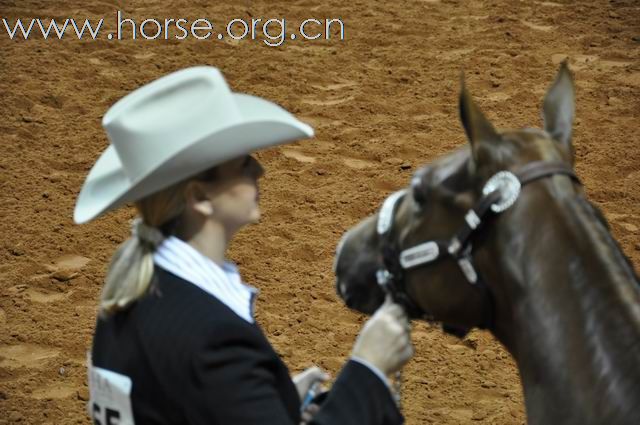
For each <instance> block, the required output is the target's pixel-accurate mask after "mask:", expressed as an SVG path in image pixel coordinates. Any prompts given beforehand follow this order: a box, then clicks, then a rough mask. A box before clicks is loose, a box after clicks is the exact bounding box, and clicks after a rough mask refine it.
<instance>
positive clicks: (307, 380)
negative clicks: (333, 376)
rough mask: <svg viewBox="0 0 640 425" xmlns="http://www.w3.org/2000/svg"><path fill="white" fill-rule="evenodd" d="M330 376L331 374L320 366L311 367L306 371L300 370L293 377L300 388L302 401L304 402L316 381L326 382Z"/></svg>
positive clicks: (299, 392) (297, 387) (299, 394)
mask: <svg viewBox="0 0 640 425" xmlns="http://www.w3.org/2000/svg"><path fill="white" fill-rule="evenodd" d="M329 378H330V376H329V374H328V373H326V372H325V371H323V370H322V369H320V368H319V367H318V366H313V367H310V368H309V369H307V370H305V371H304V372H300V373H298V374H297V375H295V376H294V377H293V383H294V384H295V386H296V389H297V390H298V396H299V397H300V401H301V402H302V401H303V400H304V397H305V395H306V394H307V392H308V391H309V389H310V388H311V386H312V385H313V384H315V383H316V382H319V383H323V382H326V381H328V380H329Z"/></svg>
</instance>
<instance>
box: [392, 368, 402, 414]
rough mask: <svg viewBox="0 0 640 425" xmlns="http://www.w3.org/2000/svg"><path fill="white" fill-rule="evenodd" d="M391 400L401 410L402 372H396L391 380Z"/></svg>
mask: <svg viewBox="0 0 640 425" xmlns="http://www.w3.org/2000/svg"><path fill="white" fill-rule="evenodd" d="M393 398H394V400H395V402H396V405H397V406H398V409H402V370H399V371H397V372H396V373H395V375H394V378H393Z"/></svg>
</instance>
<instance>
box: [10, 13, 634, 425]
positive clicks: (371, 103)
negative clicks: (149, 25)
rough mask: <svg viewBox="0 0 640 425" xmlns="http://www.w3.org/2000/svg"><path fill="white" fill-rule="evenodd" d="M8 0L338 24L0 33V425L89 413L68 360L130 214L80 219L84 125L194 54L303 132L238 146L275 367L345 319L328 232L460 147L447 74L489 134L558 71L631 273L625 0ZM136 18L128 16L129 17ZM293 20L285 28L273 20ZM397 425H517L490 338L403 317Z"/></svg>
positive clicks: (84, 340) (344, 333) (73, 358)
mask: <svg viewBox="0 0 640 425" xmlns="http://www.w3.org/2000/svg"><path fill="white" fill-rule="evenodd" d="M167 3H168V2H161V1H157V0H146V1H136V2H133V3H131V2H127V5H124V2H120V3H118V4H108V3H106V2H102V1H61V2H48V1H6V0H0V15H1V16H2V17H6V18H11V19H15V18H19V17H20V18H33V17H43V18H51V17H56V18H62V19H64V18H66V17H76V18H85V17H90V18H93V19H99V18H100V17H106V19H108V22H107V24H105V25H106V28H107V29H113V28H114V24H113V22H114V20H115V19H114V16H115V11H116V10H118V9H120V10H123V11H124V12H125V14H126V15H127V17H136V18H138V19H140V20H141V19H144V18H148V17H155V18H160V19H164V18H165V17H173V18H178V17H184V18H188V19H195V18H198V17H207V18H209V19H211V20H213V21H214V22H225V21H226V20H227V19H230V18H235V17H244V18H248V17H249V14H251V15H252V16H254V17H264V18H269V17H282V16H284V17H286V18H287V19H289V20H290V21H292V22H297V23H299V22H301V21H302V20H303V19H306V18H310V17H315V18H321V19H324V18H326V17H329V18H331V17H339V18H342V19H343V20H344V22H345V27H346V40H344V41H339V40H337V39H335V40H331V41H326V40H325V41H323V40H317V41H300V40H296V41H291V40H287V41H286V42H285V43H284V45H283V46H281V47H275V48H272V47H267V46H265V45H264V44H263V43H262V42H260V41H241V42H228V41H218V40H208V41H198V40H195V39H189V40H187V41H164V40H158V41H145V40H137V41H131V40H128V41H107V40H98V41H90V40H84V41H78V40H73V39H72V37H71V35H69V37H68V38H66V39H64V40H63V41H59V40H55V41H54V40H49V41H43V40H38V39H37V38H33V39H31V40H29V41H24V40H23V41H11V40H9V39H8V37H7V36H6V33H3V35H2V36H1V38H0V48H1V51H2V53H1V56H0V67H1V68H0V77H1V78H0V95H1V98H2V109H1V110H0V140H1V155H0V186H1V188H2V202H1V203H0V219H1V220H0V221H1V222H2V233H3V237H2V240H1V241H0V261H1V265H0V424H8V423H12V424H13V423H28V424H72V423H89V420H88V418H87V417H86V416H85V410H84V408H85V401H84V400H86V397H87V387H86V384H85V379H86V375H85V364H84V361H85V353H86V351H87V349H88V348H89V346H90V340H91V335H92V330H93V326H94V320H95V319H94V318H95V310H96V303H97V298H98V295H99V291H100V288H101V285H102V281H103V277H104V272H105V267H106V265H107V262H108V260H109V259H110V256H111V254H112V253H113V251H114V249H115V248H116V247H117V245H118V244H119V243H120V242H122V241H123V240H124V239H125V238H127V237H128V234H129V228H128V221H129V220H130V219H131V218H132V217H133V214H134V212H133V210H132V209H131V208H128V209H122V210H119V211H117V212H115V213H111V214H109V215H107V216H105V217H104V218H101V219H99V220H97V221H95V222H92V223H90V224H87V225H83V226H76V225H74V224H73V223H72V211H73V207H74V202H75V198H76V195H77V193H78V191H79V189H80V187H81V184H82V182H83V180H84V178H85V176H86V173H87V172H88V170H89V168H90V167H91V165H92V164H93V163H94V161H95V160H96V159H97V157H98V155H99V153H100V152H101V151H102V150H104V149H105V148H106V145H107V140H106V137H105V134H104V132H103V130H102V128H101V126H100V120H101V117H102V115H103V114H104V113H105V111H106V110H107V108H108V107H109V106H110V105H111V104H113V103H114V102H115V101H116V100H117V99H119V98H120V97H122V96H123V95H125V94H126V93H127V92H129V91H130V90H132V89H134V88H136V87H138V86H139V85H141V84H144V83H146V82H148V81H150V80H153V79H155V78H157V77H159V76H161V75H164V74H166V73H168V72H171V71H174V70H177V69H180V68H183V67H186V66H190V65H197V64H208V65H214V66H218V67H220V68H221V69H222V71H223V72H224V74H225V75H226V77H227V79H228V81H229V83H230V85H231V86H232V87H233V88H234V89H235V90H236V91H243V92H249V93H253V94H256V95H260V96H264V97H266V98H269V99H272V100H274V101H276V102H278V103H280V104H281V105H283V106H284V107H285V108H288V109H289V110H291V111H293V112H294V113H296V114H297V115H298V116H300V117H301V118H302V119H303V120H306V121H307V122H309V123H311V124H312V125H313V126H314V127H315V128H316V130H317V137H316V138H315V139H314V140H312V141H305V142H299V143H296V144H294V145H290V146H287V147H282V148H276V149H271V150H268V151H264V152H261V153H259V154H258V157H259V159H260V160H261V161H262V162H263V163H264V164H265V166H266V169H267V175H266V177H265V178H264V180H263V181H262V193H263V196H262V200H263V201H262V205H263V211H264V217H263V219H262V222H261V223H260V224H259V225H256V226H253V227H251V228H250V229H247V230H246V231H243V232H242V233H241V234H240V235H239V236H238V237H237V239H236V240H235V241H234V244H233V246H232V248H231V250H230V258H231V259H233V260H234V261H236V262H237V263H238V264H239V265H240V268H241V270H242V273H243V276H244V278H245V280H246V281H248V282H250V283H252V284H254V285H257V286H258V287H260V288H261V291H262V292H261V295H260V298H259V305H258V312H259V313H258V316H259V321H260V323H261V324H262V325H263V327H264V330H265V332H266V333H267V335H268V336H269V338H270V340H271V341H272V343H273V344H274V346H275V347H276V349H277V350H278V351H279V352H280V353H281V354H282V356H283V358H284V360H285V361H286V362H287V363H288V365H289V366H290V368H291V369H292V371H299V370H301V369H303V368H305V367H307V366H308V365H310V364H312V363H316V364H319V365H321V366H323V367H324V368H326V369H328V370H329V371H330V372H332V373H333V374H334V375H335V374H336V373H337V372H338V370H339V368H340V366H341V364H342V363H343V361H344V359H345V357H346V356H347V355H348V353H349V350H350V348H351V344H352V342H353V340H354V337H355V335H356V333H357V331H358V329H359V327H360V323H361V322H362V320H363V318H362V317H361V316H359V315H357V314H355V313H353V312H350V311H348V310H347V309H346V308H345V307H344V306H343V305H342V304H341V302H340V301H339V300H338V299H337V297H336V295H335V292H334V288H333V277H332V272H331V263H332V258H333V252H334V248H335V245H336V243H337V241H338V239H339V237H340V236H341V234H342V233H343V232H344V231H345V229H347V228H348V227H350V226H351V225H353V224H354V223H356V222H357V221H359V220H360V219H361V218H362V217H364V216H366V215H369V214H371V213H373V212H374V211H375V210H376V209H377V208H378V206H379V205H380V203H381V201H382V200H383V199H384V197H385V196H386V195H388V194H389V193H390V192H391V191H392V190H395V189H398V188H400V187H402V186H404V185H406V184H407V183H408V181H409V178H410V176H411V174H412V172H413V171H414V170H415V168H416V167H418V166H419V165H421V164H423V163H426V162H428V161H430V160H432V159H433V158H435V157H437V156H439V155H441V154H443V153H445V152H448V151H450V150H452V149H454V148H455V147H457V146H460V145H462V144H463V143H465V139H464V136H463V132H462V130H461V127H460V125H459V121H458V117H457V104H456V100H457V92H458V76H459V72H460V69H461V68H464V69H465V70H466V74H467V79H468V84H469V87H470V89H471V91H472V93H474V95H475V96H476V98H477V100H478V102H479V103H480V104H481V105H482V106H483V108H484V110H485V112H486V113H487V115H488V116H489V117H490V118H491V119H493V120H494V122H495V124H496V125H497V126H498V127H503V128H504V127H522V126H539V124H540V120H539V105H540V103H541V99H542V95H543V94H544V92H545V90H546V88H547V86H548V84H549V83H550V82H551V80H552V78H553V76H554V74H555V72H556V69H557V64H558V63H559V62H560V61H561V60H562V59H563V58H564V57H569V59H570V63H571V66H572V69H573V70H574V72H575V76H576V82H577V120H576V123H575V127H574V128H575V133H574V143H575V148H576V154H577V170H578V173H579V175H580V176H581V177H582V178H583V180H584V183H585V185H586V189H587V192H588V194H589V196H590V199H591V200H592V201H593V202H594V203H595V204H597V205H598V206H600V207H601V208H603V209H604V211H605V213H606V215H607V217H608V219H609V221H610V222H611V225H612V228H613V233H614V235H615V237H616V238H617V239H618V240H619V241H620V242H621V244H622V246H623V248H624V250H625V252H626V254H627V255H629V256H630V257H631V258H632V260H633V261H634V263H635V264H636V265H638V264H640V243H639V237H638V235H639V233H640V231H639V229H640V146H638V143H639V140H638V136H637V131H638V124H639V122H640V121H639V116H640V96H639V94H640V61H639V59H640V38H639V37H640V6H639V5H638V3H637V2H635V1H633V0H628V1H582V2H570V1H568V2H551V1H509V0H496V1H450V0H442V1H437V0H431V1H429V0H426V1H419V0H399V1H394V2H381V1H374V0H356V1H351V2H340V1H324V2H322V3H320V2H314V1H310V0H303V1H286V2H285V1H275V2H266V1H260V2H246V1H245V2H244V3H243V2H238V3H236V4H234V5H221V4H217V5H211V4H209V2H206V1H196V2H191V1H175V2H172V3H173V4H172V5H171V6H169V5H167ZM138 22H140V21H138ZM290 28H293V27H290ZM413 338H414V341H415V345H416V351H417V354H416V356H415V359H414V360H412V362H411V363H410V365H409V366H408V367H407V368H406V372H405V385H404V406H405V413H406V417H407V423H408V424H410V425H411V424H414V425H415V424H432V423H434V424H435V423H437V424H472V423H473V424H522V423H524V421H525V419H524V411H523V404H522V394H521V390H520V384H519V380H518V374H517V371H516V369H515V367H514V364H513V362H512V361H511V359H510V357H509V356H508V355H507V354H506V352H505V351H504V350H503V349H502V348H501V347H500V345H499V344H498V343H497V342H496V341H495V340H494V339H493V338H492V337H491V336H490V335H488V334H486V333H483V332H474V333H473V334H472V336H471V338H470V339H469V340H467V341H458V340H457V339H455V338H452V337H448V336H445V335H443V334H442V332H441V331H440V330H439V329H438V328H435V327H428V326H427V325H424V324H416V326H415V332H414V335H413Z"/></svg>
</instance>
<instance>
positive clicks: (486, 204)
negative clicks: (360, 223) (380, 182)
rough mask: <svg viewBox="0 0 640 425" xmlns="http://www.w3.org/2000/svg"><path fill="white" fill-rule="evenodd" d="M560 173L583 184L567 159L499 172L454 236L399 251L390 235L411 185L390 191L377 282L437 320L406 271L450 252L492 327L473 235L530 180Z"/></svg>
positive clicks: (380, 227) (382, 217) (381, 222)
mask: <svg viewBox="0 0 640 425" xmlns="http://www.w3.org/2000/svg"><path fill="white" fill-rule="evenodd" d="M556 174H561V175H566V176H568V177H570V178H571V179H573V180H574V181H575V182H577V183H578V184H580V180H579V179H578V177H577V176H576V174H575V172H574V171H573V170H572V169H571V168H570V167H569V166H568V165H566V164H564V163H562V162H547V161H535V162H531V163H529V164H526V165H524V166H523V167H521V168H520V169H519V170H517V171H516V172H515V173H512V172H510V171H500V172H498V173H496V174H495V175H494V176H493V177H491V178H490V179H489V180H488V181H487V183H486V184H485V185H484V188H483V189H482V197H481V198H480V199H479V200H478V202H477V203H476V204H475V206H474V207H473V208H472V209H470V210H469V211H467V213H466V214H465V217H464V223H463V225H462V226H461V228H460V230H458V232H456V234H455V235H454V236H453V237H452V238H451V239H450V240H448V241H445V240H431V241H427V242H423V243H421V244H418V245H415V246H413V247H410V248H406V249H403V250H402V251H400V252H399V253H398V249H397V243H395V242H394V241H393V240H392V239H391V234H392V230H393V223H394V217H395V212H396V209H397V206H398V204H399V203H400V201H401V200H402V199H403V198H404V196H405V195H406V189H403V190H400V191H398V192H395V193H393V194H391V195H390V196H389V197H388V198H387V199H386V200H385V201H384V203H383V204H382V207H381V208H380V212H379V214H378V222H377V229H376V230H377V233H378V236H379V237H380V238H381V255H382V260H383V261H382V266H381V267H380V268H379V269H378V270H377V272H376V278H377V281H378V284H379V285H380V287H381V288H382V289H383V291H384V292H385V293H386V294H388V295H390V296H391V297H392V298H393V299H394V301H396V302H397V303H399V304H401V305H402V306H403V307H404V308H405V309H406V310H407V314H409V315H410V316H412V317H424V318H426V319H433V316H432V315H430V314H429V313H428V312H426V311H424V309H422V308H420V307H419V306H418V305H417V304H416V303H415V302H414V301H413V300H412V299H411V298H410V297H409V295H408V294H407V292H406V289H405V281H404V275H405V271H406V270H410V269H414V268H417V267H424V266H426V265H428V264H431V263H434V262H436V261H438V260H441V259H444V258H447V257H450V258H452V259H453V260H454V261H456V263H457V264H458V266H459V267H460V270H461V271H462V273H463V275H464V276H465V278H466V280H467V282H468V283H469V284H471V285H473V286H475V287H478V288H479V289H481V290H482V291H483V293H484V295H485V298H486V299H487V303H488V304H489V305H488V308H487V309H486V311H487V314H486V315H485V318H484V320H483V323H482V324H480V327H481V328H489V329H490V328H492V327H493V321H494V317H493V316H494V312H493V296H492V294H491V291H490V290H489V287H488V286H487V285H486V283H485V282H484V280H483V279H482V277H481V276H480V275H479V274H478V272H477V270H476V267H475V266H474V263H473V246H472V244H471V240H472V239H473V236H474V235H475V234H476V233H477V232H478V230H479V229H480V228H481V227H482V225H483V223H485V222H486V221H487V220H488V218H489V217H491V216H495V215H498V214H500V213H502V212H503V211H506V210H507V209H508V208H510V207H511V206H512V205H513V204H514V203H515V202H516V201H517V200H518V197H519V195H520V192H521V190H522V188H523V187H524V186H525V185H527V184H529V183H531V182H533V181H536V180H539V179H542V178H546V177H552V176H554V175H556Z"/></svg>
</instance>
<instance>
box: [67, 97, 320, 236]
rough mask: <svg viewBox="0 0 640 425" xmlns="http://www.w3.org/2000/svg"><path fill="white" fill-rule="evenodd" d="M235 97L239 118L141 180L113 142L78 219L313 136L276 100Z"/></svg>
mask: <svg viewBox="0 0 640 425" xmlns="http://www.w3.org/2000/svg"><path fill="white" fill-rule="evenodd" d="M233 98H234V101H235V102H236V104H237V105H238V109H239V111H240V113H241V115H242V119H241V120H240V122H238V123H233V124H230V125H229V126H226V127H223V128H221V129H220V130H218V131H216V132H215V133H212V134H208V135H206V136H205V137H203V138H202V139H200V140H198V141H196V142H194V143H192V144H190V145H189V147H188V148H186V149H185V150H183V151H181V152H178V153H177V154H176V155H174V156H172V157H170V158H165V159H164V160H163V161H161V162H159V163H158V164H157V165H156V167H154V168H153V169H152V170H150V171H149V172H148V173H146V174H145V175H144V176H141V177H139V178H138V179H137V180H136V181H130V180H129V178H128V177H127V175H126V173H125V170H124V168H123V167H122V163H121V161H120V159H119V157H118V154H117V153H116V150H115V148H114V147H113V146H112V145H110V146H109V147H108V148H107V149H106V150H105V151H104V152H103V153H102V155H100V158H99V159H98V161H97V162H96V163H95V164H94V166H93V167H92V168H91V171H89V175H88V176H87V179H86V180H85V183H84V185H83V187H82V189H81V191H80V194H79V196H78V200H77V202H76V207H75V210H74V215H73V219H74V221H75V222H76V223H77V224H82V223H86V222H88V221H91V220H93V219H94V218H96V217H98V216H99V215H101V214H103V213H105V212H107V211H109V210H113V209H115V208H118V207H119V206H122V205H124V204H126V203H128V202H132V201H136V200H139V199H141V198H143V197H145V196H147V195H150V194H152V193H154V192H156V191H158V190H160V189H163V188H166V187H169V186H170V185H172V184H174V183H177V182H179V181H181V180H183V179H186V178H188V177H190V176H193V175H195V174H197V173H199V172H201V171H204V170H206V169H209V168H211V167H213V166H215V165H218V164H220V163H223V162H225V161H228V160H230V159H233V158H237V157H239V156H242V155H246V154H247V153H249V152H253V151H256V150H259V149H263V148H267V147H270V146H275V145H280V144H284V143H289V142H292V141H295V140H300V139H306V138H310V137H313V134H314V132H313V129H312V128H311V127H310V126H309V125H307V124H305V123H303V122H301V121H299V120H297V119H296V118H295V117H294V116H293V115H291V114H290V113H289V112H287V111H285V110H284V109H283V108H281V107H280V106H278V105H276V104H275V103H272V102H269V101H267V100H264V99H261V98H259V97H255V96H251V95H247V94H242V93H233Z"/></svg>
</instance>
